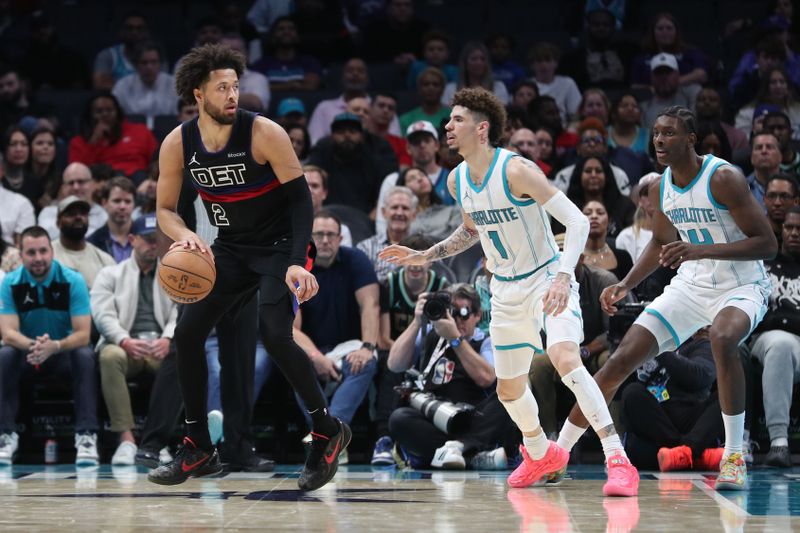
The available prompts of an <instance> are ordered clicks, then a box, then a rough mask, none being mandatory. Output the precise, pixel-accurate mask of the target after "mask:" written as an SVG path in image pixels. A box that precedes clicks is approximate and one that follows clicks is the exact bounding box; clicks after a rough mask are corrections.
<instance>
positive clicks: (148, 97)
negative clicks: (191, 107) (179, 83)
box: [111, 41, 178, 117]
mask: <svg viewBox="0 0 800 533" xmlns="http://www.w3.org/2000/svg"><path fill="white" fill-rule="evenodd" d="M132 59H133V64H134V66H135V68H136V71H135V72H134V73H133V74H128V75H127V76H124V77H122V78H120V79H119V80H117V82H116V83H115V84H114V88H113V89H112V91H111V94H113V95H114V96H115V97H116V98H117V101H118V102H119V105H120V107H122V110H123V111H124V112H125V114H127V115H144V116H146V117H154V116H156V115H172V114H173V113H174V112H175V108H176V107H177V105H178V94H177V93H176V92H175V78H174V77H173V76H172V74H167V73H166V72H162V70H161V64H162V63H163V62H164V57H163V52H162V49H161V46H160V45H159V44H157V43H156V42H155V41H142V42H140V43H139V44H137V45H136V48H135V49H134V52H133V57H132Z"/></svg>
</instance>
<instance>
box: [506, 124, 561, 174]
mask: <svg viewBox="0 0 800 533" xmlns="http://www.w3.org/2000/svg"><path fill="white" fill-rule="evenodd" d="M508 149H509V150H511V151H513V152H516V153H518V154H519V155H521V156H522V157H524V158H525V159H528V160H530V161H533V162H534V163H536V164H537V165H538V166H539V168H540V169H542V172H544V174H545V176H547V175H549V174H550V173H551V172H552V171H553V167H552V166H550V164H549V163H547V162H546V161H544V160H543V159H542V158H541V156H540V153H541V148H540V146H539V140H538V138H537V137H536V134H535V133H534V132H533V131H532V130H529V129H528V128H520V129H518V130H517V131H515V132H514V133H513V134H512V135H511V138H510V139H509V142H508Z"/></svg>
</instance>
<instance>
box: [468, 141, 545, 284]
mask: <svg viewBox="0 0 800 533" xmlns="http://www.w3.org/2000/svg"><path fill="white" fill-rule="evenodd" d="M516 155H517V154H515V153H513V152H509V151H508V150H504V149H503V148H497V149H496V150H495V154H494V159H493V160H492V164H491V166H489V171H488V172H487V173H486V176H485V177H484V178H483V181H482V182H481V185H480V186H477V185H475V183H474V182H473V181H472V179H471V178H470V174H469V167H468V166H467V163H466V161H465V162H462V163H461V164H460V165H458V166H457V167H456V193H457V194H456V198H458V203H459V205H460V206H461V208H462V209H463V210H464V212H465V213H467V214H468V215H469V216H470V218H471V219H472V222H474V223H475V226H476V227H477V228H478V234H479V235H480V239H481V246H482V247H483V252H484V253H485V254H486V266H487V268H488V269H489V271H490V272H492V273H493V274H494V276H495V277H496V278H497V279H499V280H501V281H512V280H517V279H522V278H526V277H528V276H530V275H531V274H533V273H534V272H536V271H537V270H538V269H539V268H541V267H542V266H544V265H546V264H548V263H552V262H553V261H555V260H556V259H558V255H559V254H558V245H557V244H556V242H555V238H554V237H553V231H552V230H551V229H550V219H549V218H548V216H547V213H546V212H545V210H544V209H542V207H541V206H540V205H539V204H537V203H536V202H535V201H534V200H532V199H530V198H526V199H522V198H515V197H514V196H512V195H511V191H510V189H509V187H508V178H507V177H506V165H507V164H508V161H509V160H510V159H511V158H512V157H514V156H516Z"/></svg>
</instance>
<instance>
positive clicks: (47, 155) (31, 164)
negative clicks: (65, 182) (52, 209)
mask: <svg viewBox="0 0 800 533" xmlns="http://www.w3.org/2000/svg"><path fill="white" fill-rule="evenodd" d="M30 138H31V143H30V145H31V156H30V157H29V158H28V168H27V173H28V174H29V175H30V178H31V179H32V180H35V181H38V182H39V184H40V186H41V188H42V191H43V192H42V195H41V196H40V197H39V203H38V204H37V205H35V206H34V209H36V210H37V211H38V210H40V209H42V208H44V207H46V206H48V205H50V204H52V203H53V202H55V201H56V200H58V195H59V191H60V189H61V172H62V171H63V169H62V168H60V167H61V166H60V165H59V164H58V161H56V143H57V139H56V134H55V132H54V131H53V130H52V129H50V128H48V127H44V126H38V127H37V128H36V129H34V130H33V132H32V133H31V137H30Z"/></svg>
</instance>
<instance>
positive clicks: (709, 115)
mask: <svg viewBox="0 0 800 533" xmlns="http://www.w3.org/2000/svg"><path fill="white" fill-rule="evenodd" d="M694 113H695V115H696V116H697V120H698V121H699V122H719V124H720V126H722V129H723V130H725V135H727V136H728V143H729V144H730V145H731V150H733V154H734V160H736V161H739V160H741V159H742V155H743V154H744V153H745V152H749V151H750V144H749V141H748V137H747V134H745V133H744V132H743V131H742V130H740V129H739V128H737V127H734V126H732V125H730V124H728V123H727V122H725V121H723V120H722V116H723V108H722V97H721V96H720V94H719V91H717V90H716V89H715V88H713V87H703V88H702V89H700V92H698V93H697V97H696V98H695V101H694Z"/></svg>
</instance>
